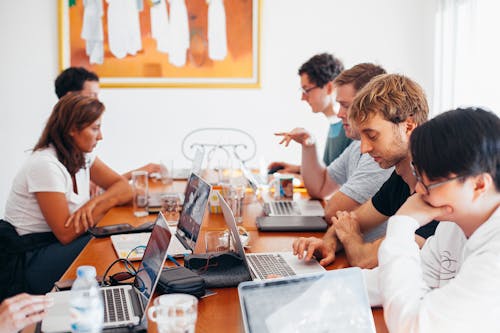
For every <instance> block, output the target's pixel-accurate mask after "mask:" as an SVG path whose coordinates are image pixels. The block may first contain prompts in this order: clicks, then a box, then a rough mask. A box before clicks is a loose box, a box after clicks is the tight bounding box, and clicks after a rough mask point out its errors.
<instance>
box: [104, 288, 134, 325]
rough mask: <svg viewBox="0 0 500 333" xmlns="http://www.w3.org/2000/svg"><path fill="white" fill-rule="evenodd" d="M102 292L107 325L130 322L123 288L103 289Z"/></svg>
mask: <svg viewBox="0 0 500 333" xmlns="http://www.w3.org/2000/svg"><path fill="white" fill-rule="evenodd" d="M101 292H102V299H103V301H104V322H105V323H110V322H119V321H127V320H130V314H129V313H128V309H127V304H126V301H125V290H124V289H123V288H103V289H101Z"/></svg>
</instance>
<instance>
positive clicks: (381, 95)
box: [349, 74, 429, 125]
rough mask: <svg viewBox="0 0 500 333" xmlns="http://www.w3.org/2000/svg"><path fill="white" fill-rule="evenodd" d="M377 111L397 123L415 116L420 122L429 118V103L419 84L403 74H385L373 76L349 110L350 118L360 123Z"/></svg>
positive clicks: (415, 119)
mask: <svg viewBox="0 0 500 333" xmlns="http://www.w3.org/2000/svg"><path fill="white" fill-rule="evenodd" d="M377 112H378V113H379V114H380V115H382V116H383V117H384V119H386V120H388V121H390V122H393V123H394V124H399V123H402V122H404V121H406V120H407V119H408V118H410V117H412V118H413V121H414V122H415V123H416V124H417V125H420V124H422V123H424V122H425V121H426V120H427V117H428V115H429V106H428V105H427V99H426V97H425V93H424V91H423V89H422V87H420V85H419V84H417V83H416V82H414V81H412V80H411V79H409V78H407V77H406V76H403V75H400V74H384V75H379V76H377V77H375V78H374V79H372V80H371V81H370V82H368V84H367V85H365V86H364V87H363V88H362V89H361V90H360V91H359V92H358V94H357V95H356V97H355V98H354V101H353V103H352V105H351V109H350V111H349V120H350V121H351V122H353V123H354V124H360V123H363V122H364V121H366V120H367V119H368V118H369V116H370V115H372V114H376V113H377Z"/></svg>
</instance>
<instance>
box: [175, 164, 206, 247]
mask: <svg viewBox="0 0 500 333" xmlns="http://www.w3.org/2000/svg"><path fill="white" fill-rule="evenodd" d="M210 189H211V187H210V185H209V184H208V183H207V182H205V181H204V180H203V179H201V178H200V177H199V176H198V175H196V174H194V173H192V174H191V176H189V180H188V183H187V186H186V191H185V193H184V204H183V206H182V211H181V214H180V217H179V224H178V225H177V235H178V236H179V238H181V240H185V241H186V243H187V244H184V245H187V246H188V247H189V248H190V249H191V250H194V246H195V245H196V241H197V240H198V234H199V232H200V228H201V223H202V222H203V217H204V216H205V211H206V208H207V204H208V197H209V195H210Z"/></svg>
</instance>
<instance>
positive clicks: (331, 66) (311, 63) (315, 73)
mask: <svg viewBox="0 0 500 333" xmlns="http://www.w3.org/2000/svg"><path fill="white" fill-rule="evenodd" d="M343 70H344V65H343V64H342V61H340V60H339V59H337V58H335V56H334V55H333V54H329V53H321V54H317V55H315V56H313V57H312V58H311V59H309V60H307V61H306V62H305V63H304V64H303V65H302V66H300V68H299V75H302V74H304V73H305V74H307V76H308V77H309V81H311V83H314V84H315V85H317V86H318V87H320V88H323V87H324V86H325V85H326V84H327V83H328V82H331V81H333V80H335V78H336V77H337V75H339V74H340V72H342V71H343Z"/></svg>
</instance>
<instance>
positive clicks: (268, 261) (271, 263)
mask: <svg viewBox="0 0 500 333" xmlns="http://www.w3.org/2000/svg"><path fill="white" fill-rule="evenodd" d="M247 259H248V260H249V261H250V262H251V264H252V266H253V268H254V269H255V271H256V273H257V276H258V277H259V278H261V279H268V278H269V276H271V277H273V276H278V277H285V276H293V275H296V274H295V272H294V271H293V269H292V268H291V267H290V266H289V265H288V264H287V262H286V261H285V259H284V258H283V257H282V256H281V255H280V254H277V253H276V254H274V253H269V254H267V253H266V254H257V255H249V256H247Z"/></svg>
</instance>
